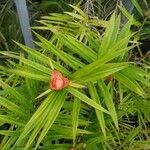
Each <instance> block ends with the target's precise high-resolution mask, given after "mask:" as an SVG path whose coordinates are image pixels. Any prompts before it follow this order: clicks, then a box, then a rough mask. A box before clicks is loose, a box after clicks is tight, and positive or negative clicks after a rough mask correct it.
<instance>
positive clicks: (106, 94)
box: [98, 80, 118, 129]
mask: <svg viewBox="0 0 150 150" xmlns="http://www.w3.org/2000/svg"><path fill="white" fill-rule="evenodd" d="M98 85H99V87H100V89H101V91H102V95H103V98H104V101H105V103H106V106H107V108H108V110H109V112H110V115H111V117H112V119H113V121H114V124H115V126H116V128H117V129H118V118H117V113H116V109H115V105H114V103H113V98H112V96H111V94H110V92H109V88H108V87H107V86H106V84H105V83H104V82H103V81H102V80H99V81H98Z"/></svg>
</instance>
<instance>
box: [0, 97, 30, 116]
mask: <svg viewBox="0 0 150 150" xmlns="http://www.w3.org/2000/svg"><path fill="white" fill-rule="evenodd" d="M0 105H1V106H4V107H5V108H7V109H9V110H11V111H12V113H15V114H17V115H19V116H24V117H26V115H27V114H26V112H25V110H23V109H21V108H20V107H19V106H17V105H16V104H15V103H13V102H11V101H10V100H8V99H6V98H4V97H1V96H0Z"/></svg>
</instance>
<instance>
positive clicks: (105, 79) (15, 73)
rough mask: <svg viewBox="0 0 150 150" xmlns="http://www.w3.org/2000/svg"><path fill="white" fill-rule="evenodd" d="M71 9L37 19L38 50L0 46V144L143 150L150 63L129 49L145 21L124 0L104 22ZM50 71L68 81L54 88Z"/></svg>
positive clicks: (149, 98) (149, 97)
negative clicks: (127, 8) (123, 19)
mask: <svg viewBox="0 0 150 150" xmlns="http://www.w3.org/2000/svg"><path fill="white" fill-rule="evenodd" d="M135 2H136V1H134V4H135V6H136V8H137V10H139V12H141V10H140V9H139V5H137V3H135ZM145 3H146V1H145ZM93 6H94V4H93ZM70 7H71V8H72V9H73V11H72V12H64V13H52V14H50V15H48V16H44V17H42V18H41V20H40V21H38V23H39V25H38V26H36V27H33V30H34V31H33V33H34V36H35V39H36V40H35V41H34V43H35V45H36V46H35V49H32V48H29V47H26V46H25V45H23V44H20V43H18V42H15V43H16V45H18V49H19V50H20V52H19V53H18V52H13V51H11V49H10V51H9V50H7V51H4V50H2V51H1V52H0V53H1V55H3V56H6V61H5V62H4V63H5V66H4V65H1V66H0V76H1V79H0V86H1V90H0V106H1V110H0V135H1V136H0V140H1V145H0V149H4V150H5V149H12V150H15V149H16V150H17V149H24V150H28V149H45V150H47V149H55V150H57V149H58V150H63V149H64V150H68V149H70V148H71V147H72V148H76V149H77V150H78V149H79V150H85V149H86V150H92V149H93V150H100V149H102V150H103V149H104V150H106V149H108V150H113V149H114V150H116V149H118V150H121V149H123V150H130V149H131V150H133V149H138V150H140V149H148V148H149V147H150V143H149V139H150V138H149V123H150V119H149V118H150V110H149V107H150V72H149V69H150V67H149V63H150V62H149V59H148V57H147V56H144V57H142V58H139V60H136V59H137V58H136V57H137V56H135V55H134V50H136V49H138V50H139V52H141V50H140V47H139V45H140V43H139V42H138V39H139V38H141V36H142V35H141V34H139V33H141V28H142V27H143V26H142V25H141V23H140V21H138V20H136V19H135V17H133V16H132V15H130V14H129V13H128V11H127V10H126V9H125V8H124V7H123V6H122V5H120V6H119V10H120V11H121V12H122V13H118V11H114V12H113V13H112V15H111V17H108V18H109V19H107V20H104V19H98V18H96V17H90V16H89V14H87V13H85V12H84V11H82V10H81V9H80V8H79V7H78V6H73V5H70ZM122 14H124V15H125V16H126V18H127V19H126V21H122V16H123V15H122ZM146 21H148V18H147V20H146ZM39 33H42V34H44V35H41V34H39ZM45 33H48V34H45ZM54 70H55V71H56V70H57V71H59V72H60V73H61V74H62V75H63V77H66V78H68V79H69V81H70V82H69V85H68V84H67V86H66V87H64V88H63V89H61V90H54V89H52V88H51V84H52V81H51V80H52V74H53V72H54ZM59 75H60V74H59Z"/></svg>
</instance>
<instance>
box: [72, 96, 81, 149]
mask: <svg viewBox="0 0 150 150" xmlns="http://www.w3.org/2000/svg"><path fill="white" fill-rule="evenodd" d="M80 107H81V101H80V100H79V99H76V98H75V99H74V102H73V111H72V131H73V145H74V146H75V139H76V135H77V128H78V122H79V114H80Z"/></svg>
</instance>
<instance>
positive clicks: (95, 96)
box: [88, 83, 106, 136]
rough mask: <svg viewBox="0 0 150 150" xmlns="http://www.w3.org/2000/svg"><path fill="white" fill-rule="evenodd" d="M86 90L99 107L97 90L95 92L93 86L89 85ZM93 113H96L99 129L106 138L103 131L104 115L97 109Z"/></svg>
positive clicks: (104, 127)
mask: <svg viewBox="0 0 150 150" xmlns="http://www.w3.org/2000/svg"><path fill="white" fill-rule="evenodd" d="M88 89H89V93H90V95H91V98H92V99H93V100H94V101H95V102H96V103H98V104H99V105H100V106H101V103H100V99H99V96H98V93H97V90H96V88H95V86H94V84H92V83H89V84H88ZM95 112H96V116H97V119H98V122H99V125H100V128H101V130H102V132H103V134H104V135H105V136H106V130H105V129H106V126H105V120H104V114H103V112H102V111H98V110H97V109H95Z"/></svg>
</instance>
